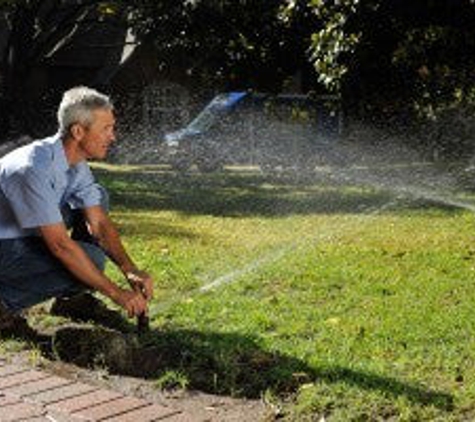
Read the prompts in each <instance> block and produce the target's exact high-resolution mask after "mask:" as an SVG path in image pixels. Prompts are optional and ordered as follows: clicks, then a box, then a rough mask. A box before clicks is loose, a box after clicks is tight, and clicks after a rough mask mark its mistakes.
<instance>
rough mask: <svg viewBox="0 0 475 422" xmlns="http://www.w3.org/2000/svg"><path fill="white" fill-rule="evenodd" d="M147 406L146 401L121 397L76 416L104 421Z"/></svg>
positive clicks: (77, 413) (78, 413)
mask: <svg viewBox="0 0 475 422" xmlns="http://www.w3.org/2000/svg"><path fill="white" fill-rule="evenodd" d="M147 404H148V403H147V402H146V401H145V400H140V399H137V398H135V397H121V398H118V399H117V400H112V401H108V402H106V403H103V404H100V405H97V406H93V407H88V408H87V409H83V410H80V411H78V412H74V415H78V416H83V417H84V418H86V419H91V420H103V419H106V418H111V417H113V416H114V417H115V416H117V415H120V414H122V413H126V412H128V411H131V410H134V409H137V408H140V407H145V406H147ZM114 420H115V419H114Z"/></svg>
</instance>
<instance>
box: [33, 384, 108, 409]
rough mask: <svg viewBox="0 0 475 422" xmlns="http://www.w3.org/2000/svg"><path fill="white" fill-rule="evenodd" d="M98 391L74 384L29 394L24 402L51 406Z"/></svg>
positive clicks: (90, 387) (84, 385)
mask: <svg viewBox="0 0 475 422" xmlns="http://www.w3.org/2000/svg"><path fill="white" fill-rule="evenodd" d="M98 389H99V388H98V387H93V386H91V385H87V384H83V383H80V382H76V383H74V384H70V385H65V386H63V387H59V388H54V389H52V390H48V391H43V392H41V393H37V394H30V395H28V397H27V398H26V400H28V401H30V400H31V401H34V402H40V403H44V404H52V403H56V402H59V401H62V400H66V399H70V398H72V397H78V396H82V395H84V394H87V393H90V392H92V391H96V390H98Z"/></svg>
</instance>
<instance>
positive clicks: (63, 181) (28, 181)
mask: <svg viewBox="0 0 475 422" xmlns="http://www.w3.org/2000/svg"><path fill="white" fill-rule="evenodd" d="M100 202H101V191H100V187H99V186H98V185H97V184H96V183H95V180H94V176H93V175H92V173H91V170H90V168H89V165H88V164H87V162H86V161H82V162H80V163H78V164H77V165H75V166H71V167H70V166H69V164H68V162H67V160H66V154H65V152H64V148H63V143H62V141H61V139H60V138H59V136H58V135H55V136H52V137H50V138H46V139H43V140H39V141H35V142H32V143H31V144H28V145H25V146H23V147H21V148H18V149H16V150H14V151H12V152H10V153H9V154H7V155H5V156H4V157H2V158H1V159H0V239H15V238H19V237H25V236H34V235H37V230H36V228H38V227H40V226H47V225H50V224H57V223H60V222H62V221H63V217H62V214H61V209H62V208H63V207H64V206H65V205H69V206H70V207H71V208H72V209H78V208H79V209H84V208H88V207H92V206H95V205H100Z"/></svg>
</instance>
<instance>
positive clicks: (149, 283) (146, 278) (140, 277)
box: [125, 270, 153, 301]
mask: <svg viewBox="0 0 475 422" xmlns="http://www.w3.org/2000/svg"><path fill="white" fill-rule="evenodd" d="M125 276H126V278H127V281H128V282H129V283H130V286H131V287H132V289H133V290H135V291H139V292H140V293H141V294H142V295H143V296H144V297H145V299H146V300H147V301H149V300H150V299H152V297H153V280H152V277H151V276H150V274H148V273H147V272H146V271H142V270H132V271H128V272H127V273H126V275H125Z"/></svg>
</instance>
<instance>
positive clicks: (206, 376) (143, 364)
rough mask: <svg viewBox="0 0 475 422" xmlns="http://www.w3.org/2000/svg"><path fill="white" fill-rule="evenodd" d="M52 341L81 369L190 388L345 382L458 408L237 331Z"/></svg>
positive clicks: (247, 391) (90, 334)
mask: <svg viewBox="0 0 475 422" xmlns="http://www.w3.org/2000/svg"><path fill="white" fill-rule="evenodd" d="M52 344H53V351H54V354H55V356H56V358H59V359H61V360H63V361H66V362H70V363H74V364H76V365H78V366H81V367H88V368H97V367H98V366H99V367H105V368H107V369H108V370H109V371H110V372H111V373H114V374H118V375H128V376H134V377H139V378H144V379H158V380H160V379H162V380H163V377H164V376H165V375H166V374H175V377H176V376H177V374H178V375H179V377H181V378H185V379H186V381H187V385H188V388H191V389H195V390H200V391H204V392H207V393H212V394H222V395H233V396H237V397H246V398H259V397H260V396H261V395H262V393H263V392H264V391H266V390H267V389H271V390H272V391H274V392H276V393H277V394H279V395H286V394H288V393H293V392H295V391H296V390H297V389H298V387H299V386H300V385H302V384H305V383H309V382H325V383H328V384H333V383H344V384H347V385H349V386H352V387H356V388H359V389H362V390H371V391H378V392H380V393H382V394H383V395H384V396H386V397H393V398H397V397H404V398H406V399H407V400H408V401H410V402H412V403H414V404H416V405H423V406H435V407H437V408H439V409H441V410H445V411H450V410H452V408H453V397H452V396H451V395H449V394H447V393H444V392H439V391H434V390H431V389H428V388H426V387H422V386H419V385H415V384H411V383H407V382H403V381H400V380H397V379H394V378H390V377H384V376H380V375H377V374H371V373H365V372H362V371H357V370H353V369H349V368H342V367H335V368H329V369H315V368H311V367H309V366H308V365H307V364H306V363H305V362H303V361H301V360H299V359H296V358H294V357H290V356H285V355H282V354H279V353H276V352H272V353H271V352H268V351H265V350H263V348H262V347H261V346H260V345H259V341H258V339H257V338H252V337H251V336H243V335H240V334H237V333H206V332H198V331H192V330H170V331H150V332H148V333H147V334H146V335H145V336H141V337H137V336H136V335H131V334H129V335H127V334H122V333H119V332H117V331H111V330H105V329H101V328H98V327H94V328H90V327H70V328H63V329H59V330H58V331H57V332H56V334H55V336H54V339H53V342H52ZM173 382H176V383H177V384H179V383H180V381H179V380H177V379H175V378H173V377H171V378H170V377H169V378H168V379H167V381H166V382H164V383H162V384H161V386H162V387H163V386H164V387H170V386H171V387H173V386H176V385H174V384H173Z"/></svg>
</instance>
